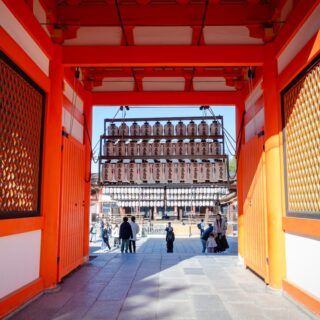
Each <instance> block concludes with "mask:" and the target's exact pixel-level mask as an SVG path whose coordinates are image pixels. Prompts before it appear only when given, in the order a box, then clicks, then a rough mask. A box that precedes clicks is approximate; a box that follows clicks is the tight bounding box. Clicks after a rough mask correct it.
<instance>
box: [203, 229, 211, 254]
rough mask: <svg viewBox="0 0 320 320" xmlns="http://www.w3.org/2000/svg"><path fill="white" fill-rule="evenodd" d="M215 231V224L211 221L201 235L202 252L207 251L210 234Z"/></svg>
mask: <svg viewBox="0 0 320 320" xmlns="http://www.w3.org/2000/svg"><path fill="white" fill-rule="evenodd" d="M212 231H213V226H212V224H211V223H209V227H208V228H207V229H206V230H205V231H204V232H203V234H202V236H201V243H202V253H205V252H206V249H207V240H208V238H209V237H210V234H211V233H212Z"/></svg>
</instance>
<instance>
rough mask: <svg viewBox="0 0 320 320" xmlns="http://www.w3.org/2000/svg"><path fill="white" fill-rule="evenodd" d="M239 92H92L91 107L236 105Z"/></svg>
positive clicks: (239, 99) (239, 98)
mask: <svg viewBox="0 0 320 320" xmlns="http://www.w3.org/2000/svg"><path fill="white" fill-rule="evenodd" d="M240 101H241V94H240V92H93V93H92V105H93V106H119V105H129V106H132V105H135V106H147V105H148V106H150V105H157V106H165V105H166V106H172V105H236V104H238V103H239V102H240Z"/></svg>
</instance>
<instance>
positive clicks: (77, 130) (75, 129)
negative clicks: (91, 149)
mask: <svg viewBox="0 0 320 320" xmlns="http://www.w3.org/2000/svg"><path fill="white" fill-rule="evenodd" d="M71 119H73V120H72V121H71ZM62 126H63V127H65V129H66V131H67V133H70V134H71V135H72V136H73V137H74V138H75V139H76V140H78V141H79V142H80V143H81V144H83V126H82V125H81V124H80V123H79V122H78V121H77V120H76V119H75V118H74V117H72V116H71V114H70V112H69V111H67V110H66V109H65V108H62Z"/></svg>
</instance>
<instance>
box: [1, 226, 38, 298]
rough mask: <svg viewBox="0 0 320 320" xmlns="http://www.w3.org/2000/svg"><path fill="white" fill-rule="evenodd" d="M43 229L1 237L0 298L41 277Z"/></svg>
mask: <svg viewBox="0 0 320 320" xmlns="http://www.w3.org/2000/svg"><path fill="white" fill-rule="evenodd" d="M40 247H41V230H36V231H31V232H25V233H20V234H15V235H11V236H6V237H0V257H1V263H0V299H1V298H3V297H4V296H6V295H8V294H10V293H12V292H14V291H15V290H18V289H20V288H21V287H23V286H25V285H27V284H28V283H30V282H32V281H34V280H36V279H38V278H39V270H40Z"/></svg>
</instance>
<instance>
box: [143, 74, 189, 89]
mask: <svg viewBox="0 0 320 320" xmlns="http://www.w3.org/2000/svg"><path fill="white" fill-rule="evenodd" d="M142 84H143V90H144V91H183V90H184V86H185V79H184V77H144V78H143V79H142Z"/></svg>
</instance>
